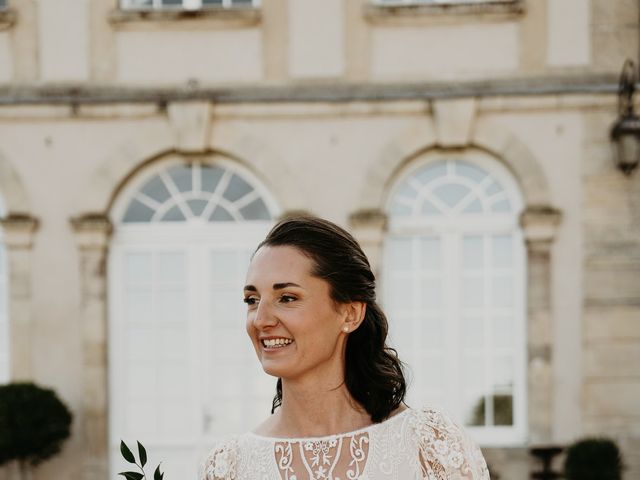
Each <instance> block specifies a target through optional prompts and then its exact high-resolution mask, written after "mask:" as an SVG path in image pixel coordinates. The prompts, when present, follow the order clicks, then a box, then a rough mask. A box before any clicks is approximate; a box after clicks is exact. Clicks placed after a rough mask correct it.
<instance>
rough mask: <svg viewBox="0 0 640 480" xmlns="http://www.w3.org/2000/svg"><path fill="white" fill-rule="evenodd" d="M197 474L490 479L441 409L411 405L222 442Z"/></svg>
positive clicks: (219, 477) (208, 479)
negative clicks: (306, 433)
mask: <svg viewBox="0 0 640 480" xmlns="http://www.w3.org/2000/svg"><path fill="white" fill-rule="evenodd" d="M202 472H203V473H202V475H201V479H200V480H278V479H280V480H408V479H420V480H489V472H488V470H487V465H486V463H485V461H484V458H483V457H482V453H481V452H480V449H479V448H478V447H477V446H475V445H474V444H473V442H472V441H471V440H470V439H469V438H468V437H467V436H466V435H465V434H464V432H463V431H462V430H461V429H460V428H459V427H458V426H457V425H456V424H455V423H453V422H452V421H451V420H450V419H449V418H448V417H447V416H445V415H444V414H442V413H441V412H439V411H437V410H434V409H430V408H425V409H422V410H406V411H404V412H402V413H400V414H398V415H395V416H394V417H392V418H390V419H388V420H386V421H384V422H382V423H378V424H374V425H371V426H370V427H367V428H364V429H361V430H358V431H355V432H350V433H345V434H340V435H332V436H329V437H321V438H307V439H275V438H267V437H262V436H259V435H255V434H252V433H248V434H244V435H241V436H239V437H237V438H235V439H232V440H228V441H225V442H222V443H221V444H220V445H218V446H217V447H216V448H214V449H213V450H212V451H211V453H210V454H209V456H208V458H207V460H206V461H205V464H204V468H203V469H202Z"/></svg>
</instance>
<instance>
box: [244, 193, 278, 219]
mask: <svg viewBox="0 0 640 480" xmlns="http://www.w3.org/2000/svg"><path fill="white" fill-rule="evenodd" d="M240 214H241V215H242V218H244V219H245V220H269V219H270V218H271V215H270V214H269V210H268V209H267V206H266V205H265V204H264V202H263V201H262V200H261V199H260V198H257V199H256V200H254V201H253V202H251V203H250V204H249V205H245V206H244V207H242V208H241V209H240Z"/></svg>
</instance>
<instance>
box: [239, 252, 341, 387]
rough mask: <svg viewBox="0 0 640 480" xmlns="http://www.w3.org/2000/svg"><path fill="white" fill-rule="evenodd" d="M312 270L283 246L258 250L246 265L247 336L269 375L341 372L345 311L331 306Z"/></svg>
mask: <svg viewBox="0 0 640 480" xmlns="http://www.w3.org/2000/svg"><path fill="white" fill-rule="evenodd" d="M312 268H313V262H312V261H311V259H309V258H308V257H307V256H305V255H304V254H302V253H301V252H300V251H299V250H298V249H296V248H293V247H288V246H278V247H268V246H265V247H261V248H260V249H259V250H258V251H257V252H256V254H255V255H254V257H253V259H252V261H251V264H250V266H249V271H248V272H247V282H246V283H247V284H246V286H245V289H244V298H245V302H246V303H247V333H248V334H249V337H250V338H251V341H252V342H253V346H254V348H255V350H256V353H257V355H258V359H259V360H260V362H261V363H262V368H263V369H264V371H265V372H267V373H268V374H270V375H273V376H276V377H281V378H283V379H296V378H301V377H302V376H304V375H306V374H309V373H311V372H315V373H317V374H320V375H325V374H328V373H329V372H331V371H337V372H340V374H341V372H342V362H343V355H344V353H343V346H344V342H345V339H346V334H345V332H344V331H343V328H344V326H345V322H346V320H347V319H348V313H347V312H348V308H347V307H346V306H345V305H336V304H335V303H334V302H333V300H332V299H331V297H330V286H329V284H328V283H327V282H326V281H325V280H322V279H320V278H318V277H314V276H313V275H311V270H312Z"/></svg>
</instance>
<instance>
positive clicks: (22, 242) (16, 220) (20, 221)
mask: <svg viewBox="0 0 640 480" xmlns="http://www.w3.org/2000/svg"><path fill="white" fill-rule="evenodd" d="M0 225H2V232H3V243H4V244H5V245H6V246H7V248H8V250H9V251H11V250H13V249H21V250H24V249H27V250H30V249H31V248H32V247H33V239H34V236H35V233H36V232H37V231H38V227H39V226H40V222H39V221H38V219H37V218H35V217H32V216H31V215H28V214H20V213H13V214H9V215H7V216H6V217H4V218H2V219H0Z"/></svg>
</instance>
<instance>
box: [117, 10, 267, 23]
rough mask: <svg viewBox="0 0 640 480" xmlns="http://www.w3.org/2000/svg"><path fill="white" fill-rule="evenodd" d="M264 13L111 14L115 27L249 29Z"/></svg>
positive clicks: (121, 11)
mask: <svg viewBox="0 0 640 480" xmlns="http://www.w3.org/2000/svg"><path fill="white" fill-rule="evenodd" d="M261 19H262V13H261V11H260V10H259V9H257V8H253V7H252V8H203V9H200V10H121V9H115V10H112V11H111V12H110V13H109V22H110V23H111V24H112V25H113V26H114V27H120V26H125V25H135V24H145V25H148V24H149V23H166V22H184V21H189V22H195V21H207V23H211V22H213V23H214V24H219V25H220V26H221V27H249V26H255V25H257V24H259V23H260V21H261Z"/></svg>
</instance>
